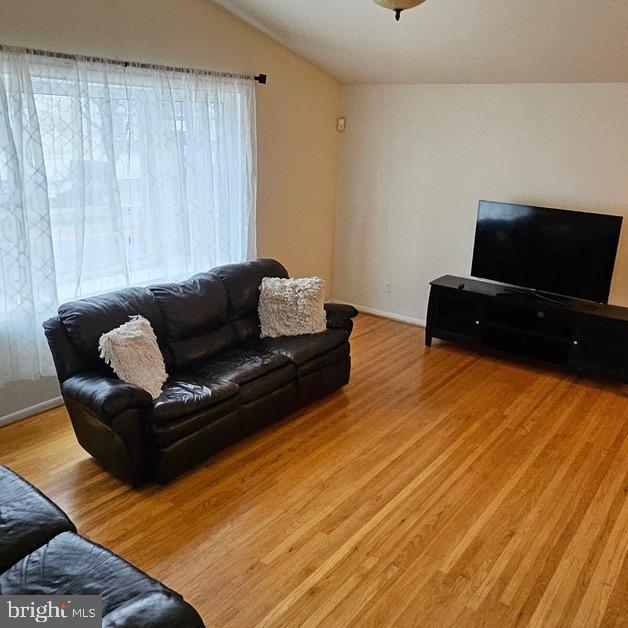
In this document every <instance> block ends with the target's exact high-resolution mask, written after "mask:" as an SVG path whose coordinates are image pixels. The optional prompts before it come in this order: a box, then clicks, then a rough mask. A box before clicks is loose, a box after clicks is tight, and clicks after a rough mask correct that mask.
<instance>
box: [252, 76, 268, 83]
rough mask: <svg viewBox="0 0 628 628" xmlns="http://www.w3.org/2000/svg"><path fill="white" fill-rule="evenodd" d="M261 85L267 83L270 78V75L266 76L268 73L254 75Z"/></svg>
mask: <svg viewBox="0 0 628 628" xmlns="http://www.w3.org/2000/svg"><path fill="white" fill-rule="evenodd" d="M253 78H254V79H255V80H256V81H257V82H258V83H259V84H260V85H266V81H267V79H268V77H267V76H266V74H256V75H255V76H254V77H253Z"/></svg>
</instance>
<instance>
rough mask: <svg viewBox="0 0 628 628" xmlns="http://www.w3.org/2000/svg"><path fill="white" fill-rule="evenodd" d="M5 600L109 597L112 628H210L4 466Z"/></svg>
mask: <svg viewBox="0 0 628 628" xmlns="http://www.w3.org/2000/svg"><path fill="white" fill-rule="evenodd" d="M0 595H101V596H102V609H103V622H102V625H103V626H104V627H106V628H114V627H115V628H138V626H142V627H143V628H202V627H203V621H202V619H201V618H200V617H199V615H198V613H197V612H196V611H195V610H194V609H193V608H192V607H191V606H190V605H189V604H188V603H187V602H185V601H184V600H183V598H182V597H181V596H180V595H179V594H178V593H175V592H174V591H173V590H172V589H169V588H168V587H166V586H165V585H163V584H162V583H161V582H158V581H157V580H155V579H154V578H151V577H150V576H148V575H147V574H145V573H144V572H143V571H140V570H139V569H137V568H136V567H134V566H133V565H131V564H130V563H128V562H126V561H125V560H123V559H122V558H120V557H119V556H117V555H116V554H114V553H113V552H110V551H109V550H107V549H105V548H104V547H101V546H100V545H97V544H96V543H92V542H91V541H89V540H87V539H86V538H84V537H82V536H80V535H78V534H76V528H75V527H74V524H73V523H72V522H71V521H70V520H69V519H68V517H67V516H66V514H65V513H64V512H63V511H62V510H61V509H60V508H59V507H58V506H56V505H55V504H54V503H52V502H51V501H50V500H49V499H48V498H47V497H46V496H45V495H43V494H42V493H41V492H40V491H38V490H37V489H36V488H35V487H34V486H32V485H31V484H29V483H28V482H27V481H26V480H24V479H23V478H21V477H20V476H19V475H17V474H15V473H13V471H11V470H9V469H7V468H6V467H3V466H2V465H0Z"/></svg>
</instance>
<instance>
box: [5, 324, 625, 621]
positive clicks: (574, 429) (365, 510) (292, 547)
mask: <svg viewBox="0 0 628 628" xmlns="http://www.w3.org/2000/svg"><path fill="white" fill-rule="evenodd" d="M422 342H423V330H422V329H420V328H417V327H411V326H407V325H404V324H401V323H395V322H391V321H386V320H383V319H379V318H375V317H371V316H365V315H361V316H360V317H359V318H358V321H357V326H356V330H355V332H354V336H353V349H352V354H353V364H354V370H353V375H352V380H351V383H350V385H349V386H347V387H346V388H345V389H344V390H343V391H340V392H338V393H336V394H334V395H332V396H330V397H328V398H327V399H325V400H323V401H321V402H319V403H317V404H314V405H312V406H310V407H309V408H307V409H306V410H305V411H302V412H299V413H298V414H296V415H295V416H294V417H292V418H290V419H288V420H286V421H284V422H282V423H280V424H278V425H275V426H273V427H271V428H270V429H268V430H266V431H264V432H262V433H260V434H258V435H256V436H254V437H252V438H249V439H248V440H246V441H245V442H243V443H241V444H239V445H238V446H236V447H233V448H232V449H230V450H229V451H227V452H224V453H222V454H221V455H219V456H217V457H215V458H213V459H212V460H210V461H208V462H207V463H205V464H204V465H202V466H201V467H199V468H197V469H196V470H194V471H192V472H191V473H189V474H187V475H185V476H184V477H182V478H180V479H179V480H177V481H175V482H173V483H172V484H170V485H168V486H166V487H160V486H148V487H146V488H142V489H140V490H133V489H130V488H128V487H127V486H125V485H123V484H122V483H120V482H118V481H117V480H115V479H113V478H112V477H110V476H109V475H108V474H107V473H105V472H104V471H102V470H100V468H99V467H98V466H97V465H96V464H95V463H94V462H93V461H92V460H91V459H90V458H89V457H88V455H87V454H86V453H84V452H83V450H81V449H80V448H79V446H78V445H77V444H76V442H75V439H74V436H73V434H72V431H71V428H70V424H69V421H68V419H67V415H66V413H65V411H64V410H63V409H61V408H60V409H58V410H54V411H50V412H47V413H44V414H41V415H39V416H36V417H33V418H31V419H28V420H26V421H23V422H21V423H17V424H14V425H10V426H7V427H5V428H2V429H0V462H2V463H3V464H6V465H8V466H9V467H11V468H13V469H14V470H16V471H17V472H19V473H21V474H23V475H24V476H25V477H26V478H27V479H29V480H30V481H32V482H33V483H35V484H36V485H37V486H38V487H39V488H41V489H42V490H43V491H44V492H46V493H47V494H48V495H49V496H50V497H51V498H53V499H54V500H55V501H57V502H58V503H59V505H60V506H61V507H62V508H64V509H65V510H66V511H67V512H68V514H69V515H70V517H71V518H73V519H74V521H75V523H76V524H77V526H78V528H79V530H80V531H81V532H82V533H83V534H85V535H87V536H89V537H91V538H92V539H94V540H95V541H97V542H99V543H102V544H104V545H107V546H109V547H111V548H112V549H113V550H115V551H116V552H118V553H120V554H121V555H122V556H124V557H125V558H127V559H128V560H130V561H132V562H134V563H136V564H137V565H138V566H140V567H142V568H143V569H145V570H146V571H148V572H149V573H151V574H152V575H154V576H155V577H157V578H159V579H161V580H164V581H165V582H166V583H167V584H168V585H170V586H172V587H173V588H175V589H177V590H179V591H180V592H181V593H183V595H184V596H185V597H186V599H188V601H190V602H191V603H192V604H193V605H194V606H195V607H196V608H197V609H198V610H199V612H200V613H201V615H202V616H203V617H204V619H205V621H206V623H207V625H208V626H237V627H248V626H318V625H321V626H392V625H395V626H412V625H416V626H422V627H426V626H438V627H439V628H442V627H443V626H456V627H460V626H497V627H499V628H502V627H505V626H528V625H529V626H543V627H544V628H545V627H551V626H586V627H589V626H628V393H627V388H626V387H624V386H621V385H619V384H615V383H610V382H605V381H600V380H589V379H585V378H581V377H578V376H575V375H572V374H568V373H563V372H561V371H555V370H551V369H545V368H544V367H541V366H537V365H530V364H522V363H517V362H512V361H508V360H506V359H502V358H498V357H494V356H490V355H478V354H476V353H473V352H471V351H467V350H465V349H463V348H460V347H457V346H453V345H447V344H445V343H439V342H438V341H435V342H434V346H433V347H432V348H430V349H426V348H424V347H423V344H422Z"/></svg>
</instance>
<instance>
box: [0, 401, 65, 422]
mask: <svg viewBox="0 0 628 628" xmlns="http://www.w3.org/2000/svg"><path fill="white" fill-rule="evenodd" d="M62 405H63V398H62V397H61V396H59V397H54V398H53V399H48V400H47V401H42V402H41V403H36V404H34V405H32V406H28V408H23V409H22V410H18V411H17V412H12V413H11V414H5V415H4V416H0V427H2V426H3V425H9V423H15V422H16V421H21V420H22V419H26V418H28V417H29V416H32V415H33V414H37V413H39V412H43V411H44V410H50V408H56V407H57V406H62Z"/></svg>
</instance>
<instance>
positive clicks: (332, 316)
mask: <svg viewBox="0 0 628 628" xmlns="http://www.w3.org/2000/svg"><path fill="white" fill-rule="evenodd" d="M325 311H326V312H327V329H345V330H346V331H348V332H349V333H351V331H352V329H353V321H352V320H351V319H352V318H354V317H356V316H357V315H358V314H359V312H358V310H356V309H355V308H354V307H353V305H347V304H346V303H325Z"/></svg>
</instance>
